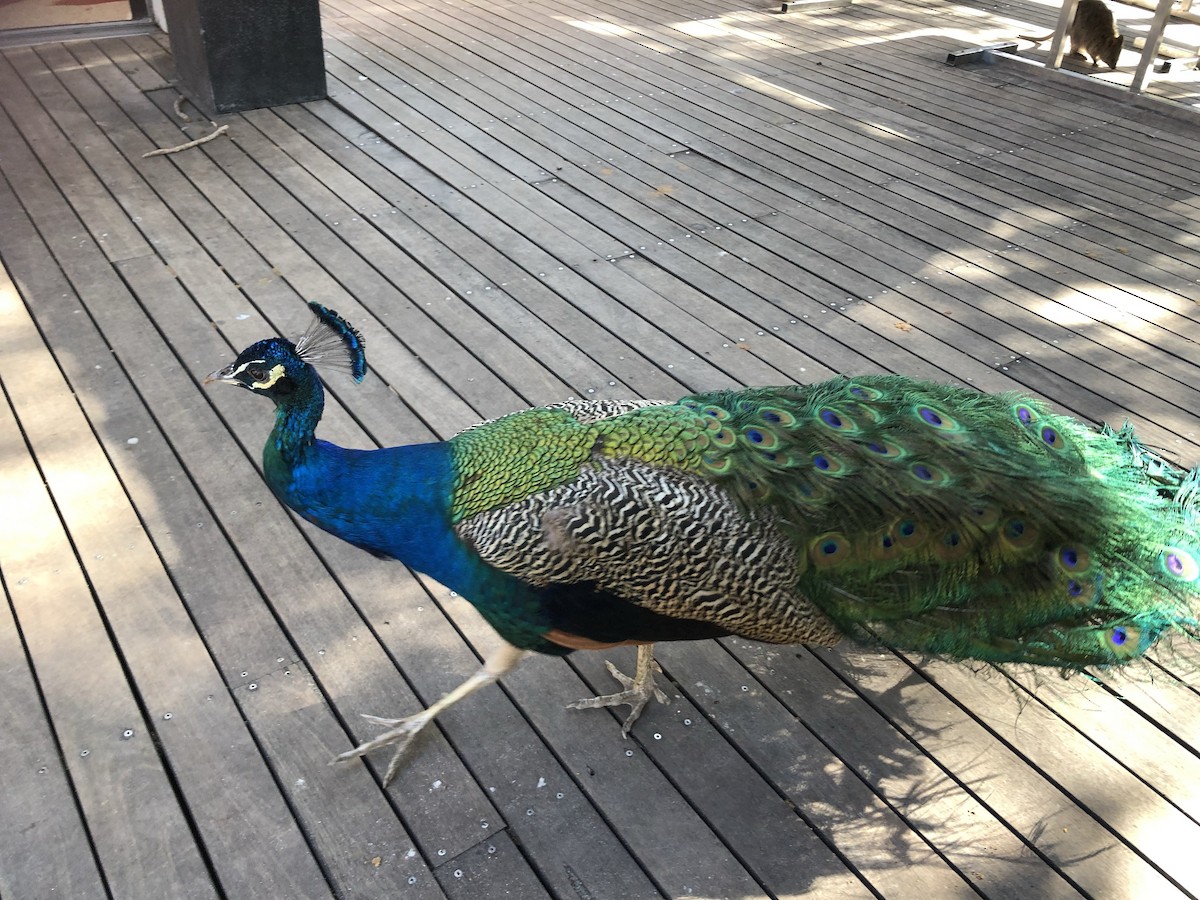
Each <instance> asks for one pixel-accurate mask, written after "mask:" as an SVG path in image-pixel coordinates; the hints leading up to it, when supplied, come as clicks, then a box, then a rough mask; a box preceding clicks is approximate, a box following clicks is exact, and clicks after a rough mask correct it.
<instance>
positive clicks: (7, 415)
mask: <svg viewBox="0 0 1200 900" xmlns="http://www.w3.org/2000/svg"><path fill="white" fill-rule="evenodd" d="M777 8H778V7H777V6H774V7H770V8H767V7H764V6H762V5H761V4H753V5H752V6H751V7H749V8H748V7H747V6H746V5H745V4H737V3H733V2H731V0H692V2H687V3H685V2H683V0H649V2H647V0H640V2H634V0H593V2H589V3H583V2H582V0H558V2H555V3H550V2H547V0H528V2H522V3H511V2H501V3H490V4H475V3H466V2H462V0H446V2H437V3H423V2H419V0H411V2H409V0H388V2H374V0H327V2H326V3H325V6H324V12H325V17H326V18H325V25H326V50H327V59H328V71H329V83H330V94H331V97H330V99H329V100H328V101H323V102H319V103H311V104H306V105H304V106H297V107H289V108H280V109H274V110H263V111H256V112H251V113H247V114H245V115H241V116H232V117H229V118H228V119H226V120H222V121H223V123H226V124H228V125H229V126H230V127H229V132H228V136H227V137H221V138H219V139H218V140H215V141H213V142H211V143H208V144H206V145H204V146H203V147H199V148H196V149H192V150H188V151H186V152H183V153H179V154H176V155H172V156H166V157H153V158H149V159H143V158H142V154H143V153H145V152H147V151H149V150H151V149H153V148H155V147H160V146H172V145H177V144H179V143H181V142H183V141H185V140H188V139H189V138H191V137H197V136H199V135H201V134H203V133H205V132H206V131H208V130H209V129H210V126H209V125H208V123H206V122H201V123H197V124H194V125H191V126H187V127H184V128H183V130H182V131H181V125H180V124H179V122H178V120H177V119H176V118H175V115H174V113H173V111H172V104H173V102H174V101H175V99H176V98H177V96H178V94H177V92H176V91H175V90H174V89H173V88H172V87H171V78H172V74H171V63H170V58H169V55H168V54H167V52H166V50H165V49H164V48H165V45H166V42H165V38H161V36H160V38H158V39H156V38H154V37H144V38H128V39H113V40H106V41H102V42H96V43H89V42H77V43H71V44H65V45H64V44H50V45H44V46H38V47H34V48H21V49H11V50H6V51H4V52H3V54H2V55H0V176H2V177H0V261H2V263H3V270H4V272H3V275H2V276H0V277H2V280H0V386H2V389H3V402H2V403H0V505H2V510H3V512H2V515H0V580H2V583H3V588H4V591H5V595H6V599H7V601H8V602H7V603H6V604H4V605H3V606H2V607H0V667H2V673H3V676H2V680H0V711H2V712H3V721H4V723H5V735H4V739H3V740H0V768H2V769H3V771H4V772H5V777H4V790H3V791H2V792H0V894H2V895H3V896H4V897H6V898H47V897H72V898H74V897H93V896H96V897H104V896H108V897H115V898H159V897H172V898H176V897H208V896H216V897H227V898H250V897H269V898H276V897H288V898H299V897H319V896H330V895H333V896H339V897H355V896H357V897H401V896H402V897H405V898H408V897H414V898H418V897H442V896H445V897H449V898H498V897H515V898H536V897H556V898H571V900H603V898H640V897H659V896H668V897H695V898H725V897H731V898H750V897H760V896H772V897H795V896H801V895H806V894H811V895H812V896H818V897H833V896H837V897H842V896H854V897H870V896H882V897H888V898H892V897H921V898H930V897H937V898H943V897H967V896H984V897H990V898H998V897H1013V898H1030V897H1039V898H1043V897H1071V896H1079V895H1083V896H1091V897H1098V898H1114V897H1138V898H1151V897H1153V898H1162V897H1175V896H1182V897H1197V896H1200V866H1198V865H1197V862H1196V852H1197V848H1198V847H1200V687H1198V686H1200V677H1198V675H1197V671H1198V667H1197V662H1198V661H1200V654H1197V653H1195V652H1191V653H1187V654H1184V655H1182V656H1172V655H1170V654H1163V655H1162V656H1163V658H1164V660H1163V661H1160V662H1152V663H1148V664H1146V665H1145V666H1142V667H1140V668H1138V669H1136V670H1134V671H1133V672H1132V673H1131V674H1130V675H1129V676H1128V677H1119V676H1112V677H1110V676H1108V675H1105V676H1104V677H1103V678H1102V679H1101V680H1098V681H1096V682H1090V681H1088V680H1087V679H1084V678H1075V679H1071V680H1070V681H1065V682H1062V681H1059V680H1058V679H1057V677H1056V676H1054V675H1050V676H1049V677H1045V678H1044V679H1043V682H1044V683H1042V684H1040V685H1035V681H1034V679H1033V678H1031V677H1029V676H1027V675H1025V674H1023V673H1013V674H1010V675H1002V674H999V673H996V672H973V671H971V670H969V669H967V668H965V667H961V666H954V665H947V664H942V663H929V664H922V663H921V662H920V661H919V660H910V659H906V658H901V657H898V656H893V655H891V654H883V653H877V652H863V651H859V650H855V649H853V648H840V649H838V650H835V651H819V652H809V651H807V650H805V649H803V648H771V647H765V646H761V645H755V644H752V643H749V642H746V641H740V640H726V641H721V642H703V643H697V644H687V645H684V644H680V645H675V646H670V647H667V646H664V647H662V648H661V661H662V663H663V667H664V669H665V671H666V675H667V677H668V679H669V682H670V687H671V688H672V696H671V702H670V704H669V705H667V706H656V707H655V708H653V709H650V710H649V711H648V712H647V713H646V714H645V715H644V716H643V718H642V720H641V721H640V722H639V723H638V725H637V726H636V728H635V730H634V733H633V735H632V737H631V739H630V740H628V741H623V740H622V739H621V737H620V734H619V730H618V722H619V720H618V718H617V716H616V715H614V714H610V713H608V712H577V711H570V710H565V709H564V708H563V706H564V703H566V702H567V701H569V700H572V699H575V698H578V697H581V696H586V695H589V694H592V693H595V692H597V691H603V690H607V689H608V688H609V685H610V682H609V680H608V678H607V675H606V674H605V673H604V670H603V666H602V657H601V655H600V654H595V653H591V654H576V655H575V656H574V657H572V658H571V659H570V660H568V661H562V660H555V659H548V658H546V659H536V660H532V661H530V662H528V663H527V664H526V665H524V666H523V667H522V668H521V669H520V670H519V671H518V672H517V673H515V674H514V675H512V676H511V677H509V678H507V679H506V680H505V681H504V682H503V684H502V685H501V686H498V687H493V688H489V689H487V690H486V691H484V692H482V693H481V694H480V695H478V696H476V697H474V698H472V699H471V700H469V701H467V702H465V703H463V704H462V705H461V706H459V707H456V708H455V709H453V710H452V711H451V712H450V713H448V714H447V715H446V716H445V717H444V719H442V720H440V722H441V727H440V729H435V730H432V733H431V734H429V735H427V736H426V738H425V739H424V740H423V742H422V745H421V748H420V752H419V753H417V754H416V755H415V756H414V758H413V760H412V762H411V763H410V765H409V767H408V768H407V769H406V770H405V771H404V772H403V774H402V776H401V778H400V780H399V783H398V784H397V785H395V786H394V787H393V788H392V789H391V790H389V791H386V792H385V791H382V790H381V789H380V788H379V786H378V772H379V768H378V766H379V765H380V764H381V763H382V762H384V761H385V760H381V759H375V758H373V759H372V760H371V761H370V763H369V765H363V764H361V763H354V764H350V765H345V766H341V767H330V766H328V765H326V763H327V762H328V760H329V759H330V758H331V757H332V756H333V755H334V754H335V753H337V752H339V751H342V750H345V749H347V748H348V747H350V746H351V745H352V742H354V741H357V740H359V739H362V738H364V737H366V736H368V735H369V734H370V733H371V728H370V727H369V726H367V725H365V724H363V723H362V722H361V720H360V719H359V717H358V715H357V714H358V713H359V712H372V713H380V714H384V715H397V714H402V713H407V712H411V711H414V710H416V709H417V708H418V706H419V705H421V704H426V703H429V702H431V701H433V700H434V699H436V698H437V697H438V696H439V695H441V694H442V693H443V692H444V691H446V690H448V689H449V688H450V687H452V686H453V685H454V684H456V683H457V682H458V681H459V680H460V679H461V678H462V677H464V676H465V675H466V674H468V673H469V672H470V671H472V670H473V669H474V668H475V666H476V665H477V664H478V660H479V659H480V657H481V655H482V653H484V652H486V651H487V649H488V648H489V647H491V646H492V642H493V637H492V635H491V634H490V632H489V630H488V629H487V627H486V626H484V625H483V624H482V621H481V619H480V618H479V617H478V616H477V615H476V614H475V613H474V611H473V610H472V608H471V607H470V606H469V605H468V604H467V603H466V602H465V601H464V600H463V599H462V598H459V597H456V596H451V595H448V592H447V591H445V590H444V589H442V588H441V587H440V586H439V585H437V584H435V583H431V582H428V581H426V580H423V579H419V578H414V577H412V576H410V575H409V574H408V573H407V571H406V570H405V569H404V568H403V567H401V566H399V565H397V564H388V563H383V562H379V561H377V560H374V559H372V558H370V557H368V556H367V555H366V554H363V553H360V552H358V551H356V550H353V549H352V548H349V547H347V546H345V545H342V544H339V543H337V542H336V541H333V540H331V539H329V538H327V537H326V536H324V535H322V534H319V533H316V532H315V531H314V530H313V529H311V528H309V527H308V526H307V525H304V524H299V523H297V521H296V520H294V519H293V518H292V517H291V516H290V515H289V514H287V513H286V512H285V511H284V510H283V509H281V507H280V506H279V504H278V503H277V502H276V501H275V500H274V499H273V498H272V497H271V496H270V494H269V492H268V491H267V489H266V487H265V486H264V485H263V483H262V480H261V477H260V475H259V472H258V462H257V458H258V449H259V447H260V446H261V442H262V439H263V437H264V435H265V432H266V430H267V427H268V419H269V411H268V409H267V408H266V407H265V406H264V404H263V403H261V402H259V401H255V400H252V399H251V398H249V397H248V396H247V395H245V394H243V393H241V392H235V391H231V390H224V389H218V390H205V389H204V388H202V387H201V385H200V378H201V377H202V376H203V375H204V374H205V373H207V372H210V371H212V370H213V369H216V368H218V367H219V366H221V365H223V364H225V363H226V362H227V361H228V360H230V359H231V358H232V356H233V355H234V353H235V352H236V351H237V350H239V349H241V348H242V347H243V346H245V345H247V344H249V343H251V342H253V341H254V340H257V339H258V338H261V337H265V336H269V335H271V334H276V333H282V334H285V335H292V334H295V333H296V332H297V331H299V330H300V329H302V328H303V327H304V326H305V324H306V322H307V312H306V310H305V308H304V306H303V300H306V299H319V300H321V301H322V302H325V303H327V304H329V305H331V306H333V307H334V308H336V309H338V310H339V311H341V312H342V313H344V314H345V315H347V317H348V318H349V319H350V320H351V321H353V322H354V323H355V324H356V325H357V326H359V327H360V328H361V329H362V331H363V333H364V334H365V335H366V338H367V341H368V344H369V347H370V363H371V366H372V372H373V374H372V375H371V376H369V377H368V379H367V381H366V382H365V383H364V384H363V385H362V386H360V387H355V386H353V385H352V384H351V383H350V382H349V379H345V378H338V377H337V376H333V377H331V378H330V387H331V397H330V408H329V411H328V413H327V416H326V421H325V425H324V434H325V435H326V436H327V437H329V438H330V439H333V440H336V441H339V442H342V443H347V444H351V445H358V446H373V445H376V444H393V443H402V442H412V441H420V440H426V439H429V438H431V437H435V436H448V435H450V434H453V433H454V432H456V431H458V430H460V429H461V428H463V427H465V426H467V425H470V424H471V423H473V422H475V421H477V420H479V419H481V418H486V417H490V416H495V415H497V414H501V413H504V412H507V411H510V410H513V409H516V408H520V407H524V406H528V405H534V404H541V403H545V402H550V401H553V400H557V399H562V398H564V397H566V396H569V395H580V396H586V397H608V396H614V397H615V396H646V397H667V398H669V397H673V396H677V395H679V394H681V393H683V392H686V391H689V390H694V389H701V388H712V387H721V386H726V385H735V384H755V383H779V382H787V381H792V380H796V381H802V382H805V381H811V380H816V379H819V378H823V377H826V376H829V375H832V374H834V373H838V372H874V371H888V370H890V371H898V372H905V373H909V374H915V375H923V376H931V377H937V378H940V379H947V380H956V381H959V382H963V383H969V384H973V385H977V386H978V387H980V388H983V389H986V390H1003V389H1012V388H1021V389H1023V390H1027V391H1032V392H1036V393H1038V394H1041V395H1042V396H1045V397H1047V398H1048V399H1050V400H1051V401H1053V402H1054V403H1056V404H1057V405H1059V406H1060V407H1062V408H1064V409H1067V410H1070V411H1072V412H1074V413H1076V414H1078V415H1081V416H1084V417H1087V418H1089V419H1093V420H1108V421H1111V422H1114V423H1117V424H1119V423H1120V422H1121V421H1123V420H1124V419H1125V418H1127V417H1128V418H1129V419H1131V420H1133V421H1134V422H1135V423H1136V425H1137V426H1138V428H1139V429H1140V430H1141V432H1142V434H1143V435H1144V437H1145V439H1146V440H1148V441H1149V442H1151V443H1153V444H1156V445H1158V446H1160V447H1163V448H1165V449H1166V451H1167V452H1168V453H1170V454H1171V455H1173V456H1175V457H1177V458H1178V459H1179V460H1180V461H1182V462H1184V463H1186V464H1190V465H1195V464H1197V463H1198V462H1200V366H1198V360H1200V355H1198V354H1197V343H1196V341H1197V337H1198V336H1200V307H1198V305H1197V299H1198V298H1200V281H1198V279H1200V275H1198V269H1197V263H1198V262H1200V237H1198V236H1197V234H1198V231H1200V198H1198V196H1197V190H1196V188H1197V180H1198V179H1197V168H1198V166H1200V146H1198V145H1197V142H1196V139H1195V135H1196V127H1195V125H1194V124H1193V123H1190V122H1188V121H1186V120H1183V119H1179V118H1170V117H1165V116H1160V115H1158V114H1156V113H1155V112H1153V111H1150V110H1146V109H1142V108H1136V107H1131V106H1129V105H1125V104H1121V103H1118V102H1115V101H1114V100H1112V99H1111V98H1110V97H1109V96H1108V95H1107V94H1102V93H1101V92H1099V91H1098V90H1092V89H1091V86H1090V85H1088V84H1086V83H1085V84H1081V85H1078V86H1077V85H1073V84H1063V83H1060V82H1057V81H1052V80H1050V79H1046V78H1039V77H1038V76H1037V73H1036V72H1024V71H1014V70H1013V69H1011V68H1004V67H995V68H988V67H982V68H978V69H957V68H950V67H947V66H945V65H944V60H945V57H946V53H947V51H949V50H954V49H960V48H962V47H965V46H969V45H973V44H980V43H987V42H990V41H992V40H994V39H996V38H997V37H1000V36H1005V35H1010V34H1011V32H1012V30H1014V28H1015V26H1014V24H1013V23H1014V22H1015V21H1018V18H1017V12H1016V10H1017V9H1018V7H1017V5H1016V4H1009V5H1002V6H1001V7H999V8H997V7H996V5H995V4H993V3H988V4H985V5H974V6H972V5H969V4H965V3H948V2H935V3H905V2H900V0H857V2H856V3H855V4H854V6H853V7H851V8H849V9H845V10H842V11H836V12H825V13H812V14H802V13H792V14H789V15H787V16H780V15H777V14H775V13H774V12H773V10H774V9H777ZM1019 21H1021V22H1026V21H1028V19H1027V18H1024V19H1019ZM613 656H614V658H615V659H617V660H618V661H619V662H621V663H622V664H626V665H627V664H628V663H629V661H630V659H631V656H632V654H631V653H624V652H617V653H615V654H613Z"/></svg>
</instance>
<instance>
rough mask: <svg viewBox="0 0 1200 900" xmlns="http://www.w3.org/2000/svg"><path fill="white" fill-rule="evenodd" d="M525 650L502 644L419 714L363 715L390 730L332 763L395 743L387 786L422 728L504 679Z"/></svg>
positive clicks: (384, 779) (387, 774)
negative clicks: (457, 683)
mask: <svg viewBox="0 0 1200 900" xmlns="http://www.w3.org/2000/svg"><path fill="white" fill-rule="evenodd" d="M525 653H526V651H525V650H520V649H518V648H517V647H514V646H513V645H512V644H508V643H505V644H503V645H502V646H501V647H500V648H499V649H498V650H494V651H493V652H492V654H491V655H490V656H488V658H487V659H486V660H484V663H483V667H482V668H481V669H480V670H479V671H478V672H476V673H475V674H474V675H472V676H471V677H470V678H468V679H467V680H466V681H464V682H463V683H462V684H460V685H459V686H458V687H456V688H455V689H454V690H452V691H451V692H450V693H448V694H446V696H444V697H442V699H441V700H439V701H437V703H434V704H433V705H432V706H430V707H429V708H428V709H425V710H422V711H421V712H419V713H417V714H416V715H412V716H405V717H404V718H403V719H381V718H380V717H379V716H368V715H366V714H365V713H364V714H362V717H363V718H364V719H366V720H367V721H369V722H372V723H374V724H376V725H382V726H384V727H385V728H387V729H388V730H387V731H385V732H383V733H382V734H380V735H378V736H377V737H375V738H374V739H373V740H369V741H365V742H364V743H362V744H359V745H358V746H357V747H355V748H354V749H353V750H347V751H346V752H345V753H341V754H338V756H337V757H335V758H334V759H333V761H332V762H331V763H330V765H333V763H338V762H342V761H343V760H347V759H353V758H354V757H356V756H365V755H366V754H368V753H370V752H371V751H372V750H378V749H379V748H380V747H386V746H388V745H390V744H395V745H396V752H395V753H394V754H392V761H391V762H390V763H388V767H387V773H386V774H385V775H384V776H383V786H384V787H387V786H388V785H389V784H391V781H392V779H393V778H395V777H396V773H397V772H399V771H400V761H401V759H402V758H403V756H404V751H405V750H407V749H408V747H409V745H410V744H411V743H412V740H413V738H415V737H416V736H417V735H418V734H420V732H421V729H423V728H424V727H425V726H426V725H428V724H429V723H430V722H432V721H433V720H434V718H435V717H437V715H438V714H439V713H441V712H443V711H445V710H446V709H448V708H449V707H451V706H453V705H454V704H455V703H457V702H458V701H459V700H462V699H463V698H464V697H468V696H470V695H471V694H473V693H475V692H476V691H477V690H479V689H480V688H481V687H486V686H487V685H489V684H491V683H492V682H494V681H497V680H499V679H500V678H503V677H504V676H505V675H507V674H508V673H509V672H511V671H512V670H513V669H515V668H516V667H517V663H519V662H520V661H521V659H522V658H523V657H524V656H525Z"/></svg>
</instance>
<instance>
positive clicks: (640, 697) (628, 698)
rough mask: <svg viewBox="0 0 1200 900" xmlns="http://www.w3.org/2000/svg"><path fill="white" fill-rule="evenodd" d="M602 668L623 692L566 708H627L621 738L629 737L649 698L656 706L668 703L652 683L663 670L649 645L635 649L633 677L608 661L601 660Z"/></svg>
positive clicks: (582, 701) (592, 698) (576, 703)
mask: <svg viewBox="0 0 1200 900" xmlns="http://www.w3.org/2000/svg"><path fill="white" fill-rule="evenodd" d="M604 665H605V666H607V667H608V671H609V673H610V674H611V675H612V677H613V678H615V679H616V680H617V681H619V682H620V683H621V684H622V685H623V686H624V687H625V690H623V691H618V692H617V693H615V694H605V695H603V696H601V697H589V698H587V699H586V700H576V701H574V702H572V703H568V704H567V708H568V709H600V708H601V707H604V706H621V705H623V704H624V705H628V706H629V707H630V712H629V715H628V716H627V717H626V719H625V722H624V724H623V725H622V726H621V736H622V737H629V731H630V729H631V728H633V723H634V722H636V721H637V719H638V716H640V715H641V714H642V710H643V709H645V708H646V704H647V703H649V702H650V698H651V697H653V698H654V699H655V700H657V701H658V702H659V703H664V704H665V703H666V702H667V695H666V694H665V693H663V692H662V691H661V690H660V689H659V687H658V685H657V684H655V683H654V673H655V672H658V673H659V674H660V675H661V674H662V668H660V667H659V665H658V663H656V662H655V661H654V656H653V653H652V650H651V648H650V646H649V645H641V646H639V647H638V658H637V669H636V671H635V672H634V675H633V677H632V678H630V677H629V676H628V675H626V674H625V673H624V672H622V671H621V670H620V669H618V668H617V667H616V666H614V665H613V664H612V663H611V662H609V661H608V660H605V661H604Z"/></svg>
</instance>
